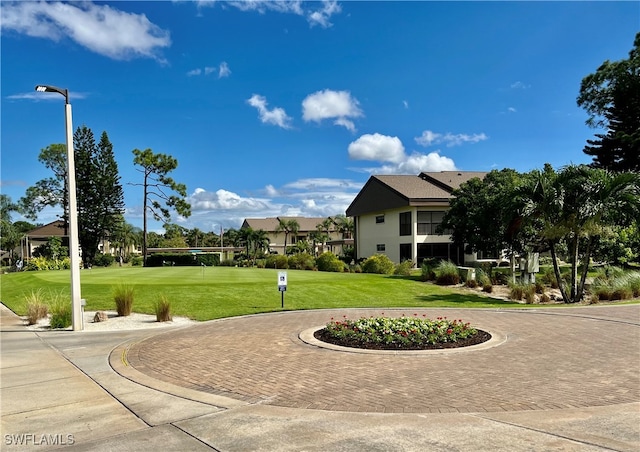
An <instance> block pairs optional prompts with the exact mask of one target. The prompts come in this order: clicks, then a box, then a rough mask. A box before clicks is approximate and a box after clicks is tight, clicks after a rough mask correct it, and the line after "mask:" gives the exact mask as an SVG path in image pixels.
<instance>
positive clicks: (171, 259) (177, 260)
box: [147, 253, 235, 267]
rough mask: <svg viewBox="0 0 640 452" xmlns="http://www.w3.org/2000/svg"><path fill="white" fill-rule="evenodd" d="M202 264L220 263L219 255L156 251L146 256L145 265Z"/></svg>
mask: <svg viewBox="0 0 640 452" xmlns="http://www.w3.org/2000/svg"><path fill="white" fill-rule="evenodd" d="M202 264H204V265H206V266H207V267H212V266H214V265H220V257H219V256H218V255H217V254H208V253H194V254H192V253H157V254H152V255H151V256H148V257H147V267H163V266H173V265H175V266H178V267H190V266H196V267H200V266H201V265H202ZM234 265H235V264H234Z"/></svg>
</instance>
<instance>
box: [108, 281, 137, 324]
mask: <svg viewBox="0 0 640 452" xmlns="http://www.w3.org/2000/svg"><path fill="white" fill-rule="evenodd" d="M133 296H134V288H133V286H130V285H128V284H120V285H118V286H116V287H115V288H114V289H113V299H114V301H115V303H116V312H117V313H118V315H119V316H128V315H131V308H132V307H133Z"/></svg>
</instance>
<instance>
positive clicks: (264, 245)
mask: <svg viewBox="0 0 640 452" xmlns="http://www.w3.org/2000/svg"><path fill="white" fill-rule="evenodd" d="M249 241H250V242H251V247H252V249H253V265H254V266H255V265H256V258H257V257H258V253H259V252H264V250H265V249H266V250H268V249H269V235H268V234H267V232H266V231H264V230H262V229H258V230H254V231H251V234H249Z"/></svg>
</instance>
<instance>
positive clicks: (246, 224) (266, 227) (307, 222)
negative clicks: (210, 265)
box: [240, 217, 353, 254]
mask: <svg viewBox="0 0 640 452" xmlns="http://www.w3.org/2000/svg"><path fill="white" fill-rule="evenodd" d="M327 219H329V220H331V223H330V226H329V229H328V236H329V240H328V241H327V242H326V243H324V244H322V243H316V248H317V249H316V250H315V251H316V252H323V251H331V252H333V253H335V254H341V253H342V249H343V247H344V246H351V245H353V239H352V238H351V237H350V236H349V235H348V234H343V233H342V232H340V231H338V228H337V225H336V223H335V221H334V218H332V217H315V218H314V217H312V218H310V217H273V218H247V219H245V220H244V221H243V222H242V226H241V227H240V228H241V229H246V228H251V229H253V230H260V229H261V230H263V231H265V232H266V233H267V235H268V238H269V249H270V250H271V251H272V252H275V253H277V254H284V251H285V247H287V246H295V245H296V244H297V243H298V242H300V241H303V242H305V241H306V242H310V243H311V242H312V239H311V237H310V234H311V232H314V231H316V232H317V231H318V230H319V229H318V225H319V224H321V223H322V222H324V221H325V220H327ZM280 220H282V221H291V220H295V221H296V222H297V223H298V225H299V226H300V228H299V229H298V231H297V232H296V233H295V234H293V233H289V234H288V236H287V243H286V244H285V243H284V240H285V232H284V231H278V226H279V224H280ZM324 232H327V231H324Z"/></svg>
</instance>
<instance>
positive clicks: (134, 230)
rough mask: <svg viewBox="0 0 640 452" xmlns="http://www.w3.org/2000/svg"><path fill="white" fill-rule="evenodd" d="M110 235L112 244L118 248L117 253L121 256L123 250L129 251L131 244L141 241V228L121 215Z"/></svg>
mask: <svg viewBox="0 0 640 452" xmlns="http://www.w3.org/2000/svg"><path fill="white" fill-rule="evenodd" d="M112 237H113V241H114V244H115V245H117V246H118V248H119V255H120V256H122V254H123V252H124V253H127V252H130V250H131V248H132V247H133V246H137V245H140V244H141V243H142V240H141V239H142V229H140V228H139V227H136V226H134V225H132V224H131V223H127V222H126V221H125V220H124V217H122V218H121V219H120V223H119V224H118V226H117V228H116V230H115V231H114V232H113V236H112Z"/></svg>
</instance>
